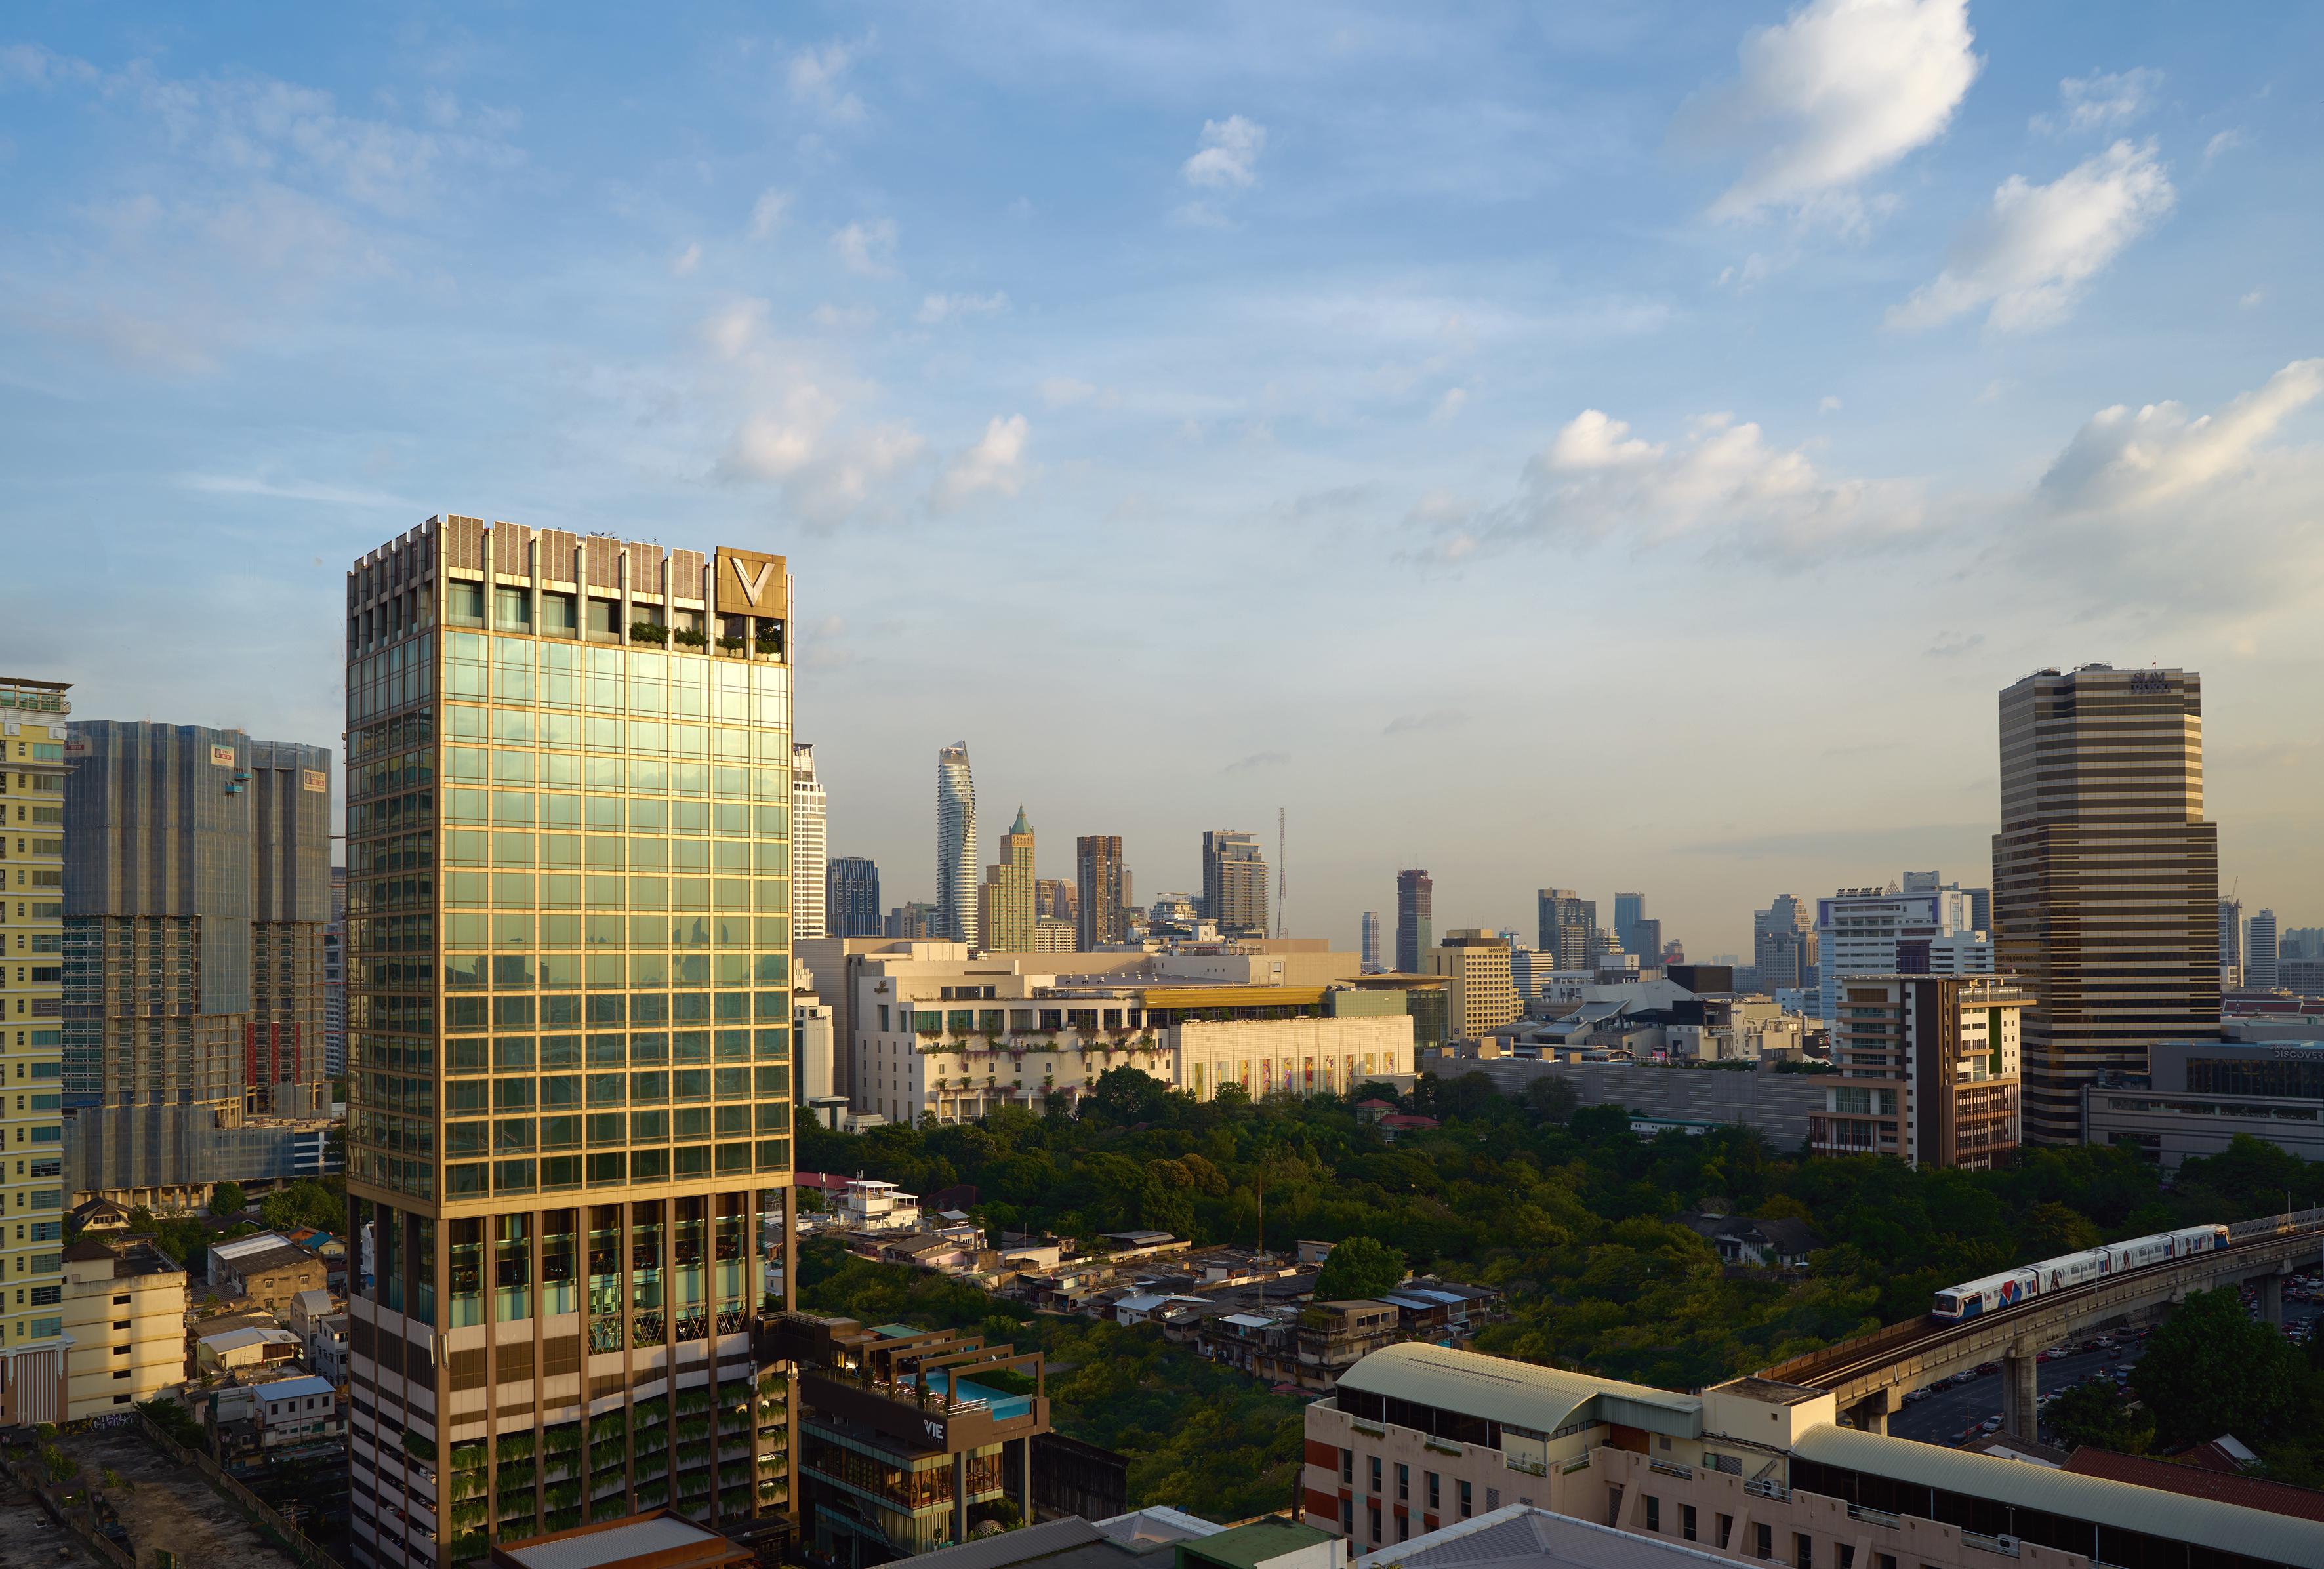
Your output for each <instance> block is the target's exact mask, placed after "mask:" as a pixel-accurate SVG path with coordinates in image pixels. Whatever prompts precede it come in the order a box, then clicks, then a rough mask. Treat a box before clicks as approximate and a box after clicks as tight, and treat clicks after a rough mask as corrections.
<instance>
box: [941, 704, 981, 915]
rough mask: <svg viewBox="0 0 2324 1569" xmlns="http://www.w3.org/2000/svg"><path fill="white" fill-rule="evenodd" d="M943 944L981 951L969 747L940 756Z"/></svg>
mask: <svg viewBox="0 0 2324 1569" xmlns="http://www.w3.org/2000/svg"><path fill="white" fill-rule="evenodd" d="M933 935H934V936H935V937H936V939H937V940H938V941H940V942H948V943H966V944H967V945H968V946H971V947H975V946H978V937H979V936H980V934H979V932H978V930H977V921H976V779H975V776H974V775H973V774H972V773H971V772H970V771H969V767H968V743H967V742H965V741H955V742H954V743H952V744H951V745H950V746H947V747H945V748H943V749H942V750H940V751H939V752H937V753H936V931H935V933H934V934H933Z"/></svg>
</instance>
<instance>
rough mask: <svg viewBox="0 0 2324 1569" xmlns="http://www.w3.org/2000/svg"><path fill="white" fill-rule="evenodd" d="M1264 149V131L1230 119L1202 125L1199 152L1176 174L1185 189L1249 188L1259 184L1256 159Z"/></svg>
mask: <svg viewBox="0 0 2324 1569" xmlns="http://www.w3.org/2000/svg"><path fill="white" fill-rule="evenodd" d="M1266 146H1267V127H1266V126H1264V125H1258V124H1255V123H1254V122H1252V121H1250V120H1246V119H1244V118H1243V117H1242V116H1241V115H1228V116H1227V117H1226V118H1225V119H1223V120H1205V121H1203V144H1202V150H1201V151H1200V152H1196V153H1195V154H1194V156H1193V157H1192V158H1189V159H1187V160H1186V162H1185V164H1183V165H1182V166H1181V167H1180V170H1179V172H1180V173H1181V174H1183V175H1185V179H1186V183H1187V184H1188V185H1202V186H1211V187H1226V186H1237V187H1249V186H1250V185H1253V184H1256V183H1257V182H1258V180H1259V153H1260V152H1262V151H1263V150H1265V148H1266Z"/></svg>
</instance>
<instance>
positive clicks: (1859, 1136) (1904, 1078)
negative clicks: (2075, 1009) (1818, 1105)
mask: <svg viewBox="0 0 2324 1569" xmlns="http://www.w3.org/2000/svg"><path fill="white" fill-rule="evenodd" d="M1834 998H1835V1009H1836V1011H1835V1016H1834V1018H1833V1020H1832V1027H1831V1030H1832V1034H1831V1054H1832V1068H1833V1071H1832V1072H1831V1073H1830V1074H1828V1075H1817V1079H1816V1082H1817V1084H1819V1085H1820V1086H1821V1088H1822V1090H1823V1092H1824V1095H1825V1100H1824V1114H1823V1115H1822V1116H1820V1117H1816V1118H1813V1119H1812V1120H1811V1121H1810V1122H1809V1125H1808V1148H1809V1149H1812V1150H1814V1151H1815V1152H1816V1153H1818V1154H1822V1155H1894V1156H1897V1157H1899V1158H1902V1159H1903V1160H1904V1163H1905V1164H1906V1165H1908V1166H1950V1167H1959V1168H1962V1169H1964V1170H1969V1171H1986V1170H1990V1169H1991V1168H1993V1167H1994V1166H1995V1165H1996V1164H1997V1163H1998V1162H2000V1161H2001V1160H2003V1159H2005V1158H2006V1156H2007V1154H2008V1152H2009V1151H2011V1150H2014V1149H2016V1148H2017V1144H2018V1141H2019V1138H2020V1124H2019V1120H2018V1114H2019V1107H2018V1094H2019V1089H2020V1071H2021V1068H2022V1066H2023V1047H2022V1040H2021V1030H2020V1020H2021V1017H2022V1015H2023V1013H2024V1009H2025V1007H2026V1004H2027V1002H2028V1001H2029V999H2028V998H2027V997H2026V995H2025V993H2024V992H2020V991H2018V990H2016V989H2015V987H2013V986H2011V985H2009V984H2008V983H2006V982H2003V981H1997V980H1993V979H1990V978H1985V977H1967V976H1954V975H1850V976H1849V977H1847V978H1846V979H1845V980H1843V981H1841V982H1840V983H1839V986H1838V990H1837V991H1836V992H1835V993H1834Z"/></svg>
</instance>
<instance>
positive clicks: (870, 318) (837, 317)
mask: <svg viewBox="0 0 2324 1569" xmlns="http://www.w3.org/2000/svg"><path fill="white" fill-rule="evenodd" d="M808 319H810V320H811V321H813V322H814V323H815V324H816V326H817V327H828V328H834V329H835V330H837V331H842V332H860V331H862V329H863V328H867V327H869V326H871V324H872V323H873V322H875V321H877V320H879V319H880V313H879V311H877V310H875V309H872V308H871V306H869V305H834V304H832V303H831V302H830V301H829V300H825V301H824V302H823V303H822V304H821V305H818V306H816V308H815V309H814V310H812V311H811V312H809V313H808Z"/></svg>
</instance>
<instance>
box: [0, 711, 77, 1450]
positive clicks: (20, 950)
mask: <svg viewBox="0 0 2324 1569" xmlns="http://www.w3.org/2000/svg"><path fill="white" fill-rule="evenodd" d="M70 690H71V686H70V684H69V683H68V682H64V681H36V680H31V679H26V678H6V677H0V814H5V818H6V822H7V834H6V836H5V838H0V943H5V944H6V946H7V951H8V962H7V964H5V965H0V1012H4V1013H5V1017H0V1072H5V1074H6V1075H8V1077H9V1078H10V1079H12V1080H14V1081H16V1082H18V1083H20V1084H23V1086H24V1088H23V1092H22V1093H21V1094H14V1095H13V1096H12V1097H10V1098H8V1099H5V1100H0V1138H5V1139H6V1140H7V1141H8V1142H9V1143H10V1144H12V1145H14V1146H15V1147H16V1148H17V1149H20V1150H22V1151H23V1153H22V1154H19V1155H15V1156H13V1157H11V1158H9V1159H8V1160H7V1162H6V1163H5V1165H0V1203H5V1204H6V1205H7V1207H8V1209H9V1210H10V1211H11V1212H12V1213H13V1214H18V1215H21V1216H23V1219H22V1220H20V1221H17V1222H14V1223H13V1224H14V1226H17V1227H20V1228H21V1229H20V1230H14V1231H5V1232H0V1269H6V1270H7V1272H8V1278H9V1282H10V1288H11V1291H12V1295H11V1296H9V1297H5V1298H0V1334H5V1343H0V1368H5V1377H0V1425H5V1426H31V1425H32V1424H35V1423H41V1422H62V1421H64V1420H65V1419H66V1413H67V1409H68V1404H69V1401H68V1391H67V1387H66V1378H67V1373H68V1368H67V1363H66V1349H67V1342H66V1340H65V1334H64V1308H63V1306H61V1304H62V1303H63V1300H64V1241H63V1237H64V1206H65V1192H66V1190H65V1183H64V1156H63V1151H64V1125H63V1122H62V1121H61V1120H60V1118H61V1115H62V1113H61V1112H60V1090H59V1085H60V1084H61V1083H62V1081H63V1075H64V1037H63V1034H62V1020H63V1016H64V912H65V910H64V877H65V851H66V844H67V839H68V837H69V830H68V829H67V827H66V825H65V811H64V799H65V778H66V770H67V769H68V768H69V766H70V764H69V761H68V760H67V758H66V755H65V752H66V749H67V744H68V743H67V741H66V728H65V727H66V718H65V716H66V715H69V714H70V713H71V712H72V703H71V701H70V700H69V698H68V697H66V696H65V694H66V693H67V692H69V691H70Z"/></svg>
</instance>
